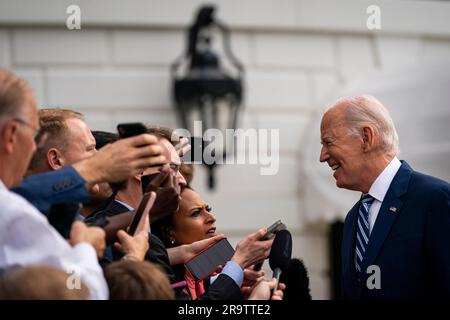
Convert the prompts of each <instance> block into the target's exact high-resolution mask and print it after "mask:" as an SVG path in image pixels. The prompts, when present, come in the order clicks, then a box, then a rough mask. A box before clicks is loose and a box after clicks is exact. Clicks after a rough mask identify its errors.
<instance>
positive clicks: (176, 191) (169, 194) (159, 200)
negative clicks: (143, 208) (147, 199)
mask: <svg viewBox="0 0 450 320" xmlns="http://www.w3.org/2000/svg"><path fill="white" fill-rule="evenodd" d="M146 191H147V192H149V191H154V192H155V193H156V202H155V204H154V205H153V208H152V210H151V212H150V223H153V222H155V221H157V220H159V219H162V218H164V217H166V216H168V215H170V214H172V213H174V212H176V211H177V210H178V205H179V201H180V185H179V183H178V178H177V177H176V175H173V174H172V173H171V172H170V168H169V165H168V164H166V165H164V166H163V167H162V168H161V172H160V174H159V175H158V176H156V177H155V178H154V179H152V181H150V183H149V184H148V186H147V189H146Z"/></svg>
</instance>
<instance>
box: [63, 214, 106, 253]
mask: <svg viewBox="0 0 450 320" xmlns="http://www.w3.org/2000/svg"><path fill="white" fill-rule="evenodd" d="M69 242H70V244H71V245H72V246H75V245H77V244H78V243H82V242H87V243H89V244H90V245H92V246H93V247H94V249H95V251H96V252H97V256H98V257H99V258H101V257H102V256H103V252H104V251H105V247H106V243H105V231H103V229H101V228H99V227H88V226H87V225H86V224H84V223H83V222H81V221H75V222H74V223H73V224H72V229H71V230H70V240H69Z"/></svg>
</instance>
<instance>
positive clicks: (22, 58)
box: [12, 28, 109, 66]
mask: <svg viewBox="0 0 450 320" xmlns="http://www.w3.org/2000/svg"><path fill="white" fill-rule="evenodd" d="M106 33H107V32H106V31H105V30H102V31H97V30H89V31H88V32H81V31H72V32H68V30H67V29H65V28H60V29H59V30H54V29H34V30H30V29H22V30H21V29H19V30H14V31H13V33H12V35H13V48H12V49H13V57H12V58H13V63H14V64H19V65H52V66H55V65H59V64H66V65H67V64H78V65H80V64H82V65H91V64H104V63H106V62H108V59H109V58H108V56H109V52H108V49H109V48H108V45H107V37H106ZM31 48H32V50H30V49H31Z"/></svg>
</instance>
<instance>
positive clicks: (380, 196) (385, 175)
mask: <svg viewBox="0 0 450 320" xmlns="http://www.w3.org/2000/svg"><path fill="white" fill-rule="evenodd" d="M401 165H402V163H401V162H400V160H398V158H397V157H394V158H393V159H392V160H391V162H389V164H388V165H387V166H386V168H384V170H383V171H382V172H381V173H380V175H379V176H378V177H377V178H376V179H375V181H374V182H373V184H372V186H371V187H370V190H369V194H370V195H371V196H372V197H374V198H375V200H374V201H373V203H372V205H371V206H370V209H369V232H370V233H372V229H373V226H374V225H375V221H376V220H377V217H378V212H380V208H381V204H382V202H383V200H384V197H385V196H386V193H387V191H388V189H389V186H390V185H391V182H392V180H393V179H394V177H395V175H396V174H397V171H398V169H400V166H401Z"/></svg>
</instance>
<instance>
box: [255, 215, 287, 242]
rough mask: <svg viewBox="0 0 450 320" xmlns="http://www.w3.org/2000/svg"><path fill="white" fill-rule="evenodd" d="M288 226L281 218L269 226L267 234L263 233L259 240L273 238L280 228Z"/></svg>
mask: <svg viewBox="0 0 450 320" xmlns="http://www.w3.org/2000/svg"><path fill="white" fill-rule="evenodd" d="M285 229H286V226H285V224H284V223H282V222H281V220H278V221H275V222H274V223H273V224H271V225H270V226H269V227H267V232H266V234H265V235H263V236H262V237H261V238H260V239H259V240H261V241H265V240H269V239H272V238H273V237H275V234H276V233H277V232H278V231H280V230H285Z"/></svg>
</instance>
